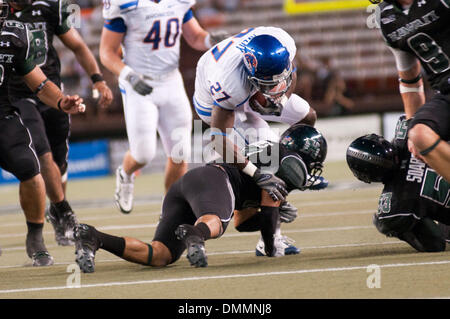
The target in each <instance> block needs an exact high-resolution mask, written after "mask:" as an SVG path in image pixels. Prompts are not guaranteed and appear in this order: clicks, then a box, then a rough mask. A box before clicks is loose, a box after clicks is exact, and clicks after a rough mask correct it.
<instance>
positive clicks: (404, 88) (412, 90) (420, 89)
mask: <svg viewBox="0 0 450 319" xmlns="http://www.w3.org/2000/svg"><path fill="white" fill-rule="evenodd" d="M399 87H400V93H401V94H403V93H422V92H424V89H423V85H421V86H419V87H407V86H404V85H401V84H400V86H399Z"/></svg>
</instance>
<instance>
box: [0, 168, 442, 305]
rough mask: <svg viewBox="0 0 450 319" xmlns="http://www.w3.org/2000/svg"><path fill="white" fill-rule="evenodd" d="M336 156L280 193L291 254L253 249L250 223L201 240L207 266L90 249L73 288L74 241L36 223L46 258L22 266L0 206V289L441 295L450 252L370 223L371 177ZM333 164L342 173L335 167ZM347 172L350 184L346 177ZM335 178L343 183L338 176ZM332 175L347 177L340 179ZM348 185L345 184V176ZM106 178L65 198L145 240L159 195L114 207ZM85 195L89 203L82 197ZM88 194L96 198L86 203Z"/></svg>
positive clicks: (78, 185)
mask: <svg viewBox="0 0 450 319" xmlns="http://www.w3.org/2000/svg"><path fill="white" fill-rule="evenodd" d="M344 167H345V165H344V164H343V163H340V164H332V165H330V166H328V167H327V170H326V171H325V175H326V177H327V178H328V179H329V180H330V182H331V183H330V185H334V186H335V187H334V188H330V190H325V191H320V192H311V191H307V192H303V193H302V192H296V193H294V194H292V195H291V196H290V197H289V200H290V202H291V203H292V204H294V205H296V206H297V207H298V208H299V215H300V216H299V218H297V219H296V220H295V221H294V222H293V223H290V224H283V226H282V230H283V234H285V235H287V236H289V237H290V238H292V239H294V240H295V241H296V245H297V246H298V247H299V248H301V249H302V252H301V253H300V254H299V255H295V256H285V257H281V258H267V257H256V256H255V254H254V249H255V245H256V242H257V240H258V237H259V235H258V233H238V232H236V231H235V230H234V227H233V226H232V224H230V226H229V228H228V230H227V232H226V233H225V235H224V236H223V237H222V238H220V239H216V240H210V241H208V242H207V245H206V249H207V253H208V261H209V266H208V267H207V268H202V269H196V268H193V267H191V266H189V263H188V261H187V259H186V258H185V256H182V257H181V259H180V260H179V261H177V262H176V263H175V264H173V265H171V266H169V267H166V268H159V269H158V268H151V267H145V266H141V265H135V264H132V263H128V262H125V261H122V260H120V259H119V258H117V257H115V256H113V255H111V254H109V253H107V252H104V251H99V252H98V253H97V257H96V272H95V273H93V274H81V277H80V278H81V282H80V283H81V288H68V286H67V281H68V280H69V282H70V279H71V278H72V277H70V276H71V273H70V272H68V267H69V268H70V267H72V266H71V265H73V264H74V258H75V256H74V248H73V247H60V246H57V245H56V243H55V241H54V237H53V230H52V227H51V226H50V225H49V224H46V225H45V228H44V236H45V242H46V244H47V246H48V249H49V251H50V253H51V254H52V255H53V257H54V259H55V265H53V266H51V267H47V268H33V267H30V266H29V262H30V261H29V259H28V258H27V256H26V254H25V249H24V241H25V237H24V235H25V232H26V226H25V224H24V218H23V215H22V214H21V213H20V212H17V211H15V210H12V211H10V212H8V211H3V213H2V216H1V220H2V223H1V224H0V246H1V247H2V249H3V254H2V256H0V298H164V299H167V298H181V299H189V298H208V299H209V298H220V299H230V298H252V299H253V298H258V299H259V298H295V299H297V298H442V297H450V285H449V284H448V283H449V282H450V271H449V269H450V255H449V253H448V252H443V253H435V254H428V253H417V252H415V251H414V250H413V249H412V248H410V247H409V246H408V245H407V244H405V243H403V242H400V241H399V240H396V239H394V238H387V237H385V236H383V235H381V234H379V233H378V232H377V231H376V229H375V228H374V227H373V225H372V214H373V212H375V211H376V208H377V202H378V195H379V193H380V191H381V187H380V186H379V185H373V186H371V187H366V186H365V185H364V184H358V183H357V182H356V181H355V180H354V178H353V177H352V176H351V173H349V172H345V171H344ZM341 173H342V174H341ZM351 182H355V183H354V184H345V183H351ZM342 183H344V184H342ZM162 184H163V179H162V175H145V176H140V177H139V178H138V179H137V180H136V195H137V197H139V198H140V199H145V198H146V196H147V197H153V198H158V196H162V194H163V186H162ZM337 185H354V186H350V188H349V189H341V188H339V187H337ZM347 187H348V186H347ZM113 192H114V178H113V177H109V178H102V179H93V180H85V181H71V182H70V183H69V191H68V198H69V199H71V200H72V201H73V203H74V204H73V207H74V209H75V211H76V213H77V216H78V218H79V220H80V221H81V222H85V223H89V224H92V225H94V226H96V227H98V228H99V229H100V230H102V231H105V232H109V233H112V234H114V235H119V236H132V237H136V238H138V239H141V240H143V241H147V242H149V241H151V239H152V237H153V234H154V231H155V227H156V224H157V222H158V218H159V213H160V209H161V202H160V201H159V200H154V201H149V202H139V203H137V205H136V206H135V209H134V210H133V212H132V213H131V214H129V215H123V214H121V213H119V212H118V211H117V209H116V208H115V207H114V204H113V200H112V198H113ZM16 193H17V188H15V187H11V186H8V187H3V188H0V202H1V203H2V205H13V204H17V202H14V197H15V198H16V201H17V194H16ZM90 202H92V203H93V204H92V207H90V205H86V203H88V204H89V203H90ZM94 203H95V205H94ZM372 264H376V265H379V266H380V267H381V268H380V269H381V277H380V279H381V281H380V282H381V288H368V287H367V279H368V277H369V275H371V273H369V272H367V266H369V265H372Z"/></svg>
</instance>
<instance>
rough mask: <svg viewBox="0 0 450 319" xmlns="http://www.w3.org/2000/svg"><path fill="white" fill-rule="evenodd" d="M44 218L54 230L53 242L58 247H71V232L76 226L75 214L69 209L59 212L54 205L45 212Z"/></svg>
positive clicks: (72, 242) (72, 241)
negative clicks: (54, 241)
mask: <svg viewBox="0 0 450 319" xmlns="http://www.w3.org/2000/svg"><path fill="white" fill-rule="evenodd" d="M45 218H46V219H47V221H48V222H50V223H51V224H52V226H53V229H54V230H55V240H56V242H57V243H58V245H60V246H71V245H73V244H74V240H73V231H74V228H75V226H76V225H77V224H78V221H77V218H76V216H75V213H74V212H73V211H72V209H70V207H69V208H68V209H67V210H66V211H63V212H61V211H59V210H58V208H56V206H55V205H54V204H50V207H49V208H48V209H47V210H46V211H45Z"/></svg>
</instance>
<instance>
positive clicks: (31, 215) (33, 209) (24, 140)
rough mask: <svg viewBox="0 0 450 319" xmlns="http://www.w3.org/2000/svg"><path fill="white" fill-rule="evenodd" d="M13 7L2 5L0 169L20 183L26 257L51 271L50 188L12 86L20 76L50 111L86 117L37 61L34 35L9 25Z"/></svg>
mask: <svg viewBox="0 0 450 319" xmlns="http://www.w3.org/2000/svg"><path fill="white" fill-rule="evenodd" d="M8 9H9V7H8V5H7V4H6V3H5V2H4V1H3V0H1V1H0V28H1V33H0V167H2V168H3V169H5V170H7V171H9V172H11V173H12V174H13V175H14V176H16V177H17V179H19V181H20V186H19V188H20V192H19V197H20V204H21V207H22V209H23V211H24V214H25V219H26V222H27V228H28V233H27V237H26V251H27V254H28V256H29V257H30V258H31V259H32V265H33V266H49V265H51V264H53V258H52V257H51V256H50V254H49V253H48V251H47V248H46V247H45V244H44V239H43V237H42V229H43V227H44V212H45V185H44V181H43V179H42V176H41V174H40V167H39V160H38V158H37V156H36V152H35V149H34V145H33V142H32V138H31V135H30V133H29V131H28V129H27V128H26V127H25V126H24V123H23V121H22V119H21V117H20V115H19V113H18V109H17V108H16V107H15V106H13V105H12V104H11V102H10V101H9V99H8V81H9V80H10V78H11V74H12V73H13V72H15V73H16V74H18V75H19V76H22V78H23V81H24V82H25V84H26V85H27V86H28V87H29V88H30V90H32V91H33V92H35V94H36V95H37V96H38V97H39V98H40V99H42V101H43V102H45V103H46V104H47V105H50V106H51V107H53V108H56V109H58V108H59V109H60V110H61V111H64V112H68V113H77V112H78V111H84V105H83V104H82V101H83V100H82V99H80V98H79V97H78V96H73V97H71V96H64V95H63V93H62V92H61V90H59V88H58V87H57V86H56V85H55V84H54V83H52V82H51V81H49V79H48V78H47V77H46V76H45V74H44V73H43V72H42V70H41V69H40V68H39V67H37V66H36V64H35V63H34V59H33V54H34V52H33V48H32V46H31V45H30V40H31V34H30V32H29V30H28V28H27V27H26V25H24V24H23V23H21V22H18V21H14V20H6V21H5V18H6V15H7V13H8Z"/></svg>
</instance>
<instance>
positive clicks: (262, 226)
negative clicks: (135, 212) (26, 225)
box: [75, 124, 327, 272]
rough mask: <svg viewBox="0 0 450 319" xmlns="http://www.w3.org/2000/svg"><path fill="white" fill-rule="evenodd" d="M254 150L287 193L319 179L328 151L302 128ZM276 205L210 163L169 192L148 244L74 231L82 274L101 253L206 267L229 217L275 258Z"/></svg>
mask: <svg viewBox="0 0 450 319" xmlns="http://www.w3.org/2000/svg"><path fill="white" fill-rule="evenodd" d="M256 147H258V148H259V149H258V152H257V153H256V156H255V159H256V160H255V161H254V162H255V163H260V164H261V165H259V164H258V166H260V167H261V169H262V170H265V171H267V167H266V168H263V166H270V165H271V164H276V165H277V167H274V168H273V170H274V171H276V173H275V175H276V176H277V177H278V178H280V179H281V180H282V181H283V182H284V183H286V186H287V190H288V191H292V190H294V189H301V190H303V189H305V188H306V187H305V185H306V183H307V180H308V178H309V176H313V177H319V176H320V174H321V172H322V169H321V168H322V163H323V161H324V160H325V157H326V152H327V144H326V140H325V139H324V137H323V136H322V135H321V134H320V133H319V132H318V131H317V130H316V129H315V128H313V127H312V126H308V125H305V124H296V125H294V126H292V127H291V128H289V129H288V130H287V131H286V132H285V133H284V134H283V135H282V136H281V138H280V143H279V144H278V143H271V142H265V143H263V144H261V146H257V145H256ZM247 154H248V153H247ZM262 154H263V155H262ZM250 156H252V155H250ZM263 158H264V159H263ZM261 159H263V160H261ZM264 163H265V165H262V164H264ZM263 174H264V173H263ZM308 174H309V175H308ZM265 175H266V178H267V179H269V178H270V176H273V175H269V174H265ZM247 202H251V203H254V202H258V203H260V211H259V212H258V211H257V210H255V209H253V207H251V206H252V205H251V206H250V208H249V209H246V208H247V207H248V205H247ZM280 205H281V202H280V201H276V202H275V201H274V200H273V199H272V196H271V195H269V193H268V192H267V191H265V190H263V189H262V188H261V187H260V186H258V185H257V184H256V182H255V181H254V179H253V178H251V177H250V176H248V175H247V174H245V173H243V172H242V171H241V170H240V169H238V168H237V167H236V166H235V165H231V164H224V163H210V164H208V165H206V166H203V167H198V168H195V169H192V170H190V171H189V172H187V173H186V174H185V175H184V176H183V177H181V178H180V179H179V180H178V181H177V182H175V183H174V184H173V185H172V186H171V187H170V189H169V191H168V192H167V194H166V196H165V197H164V202H163V207H162V215H161V219H160V221H159V223H158V227H157V228H156V232H155V235H154V238H153V241H152V243H151V244H146V243H144V242H141V241H139V240H137V239H134V238H130V237H116V236H112V235H109V234H105V233H102V232H99V231H98V230H96V229H95V228H94V227H92V226H89V225H86V224H80V225H79V226H77V228H76V230H75V239H76V256H77V257H76V262H77V263H78V265H79V266H80V269H81V270H82V271H83V272H94V270H95V263H94V258H95V252H96V251H97V250H98V249H99V248H101V249H104V250H106V251H109V252H110V253H113V254H115V255H116V256H118V257H120V258H123V259H125V260H128V261H130V262H134V263H138V264H143V265H148V266H156V267H161V266H166V265H168V264H171V263H174V262H175V261H177V260H178V259H179V258H180V256H181V254H182V253H183V251H184V250H185V249H187V258H188V260H189V262H190V263H191V265H193V266H196V267H206V266H207V264H208V263H207V256H206V252H205V243H204V242H205V241H206V240H208V239H211V238H218V237H220V236H221V235H222V234H223V233H224V232H225V230H226V228H227V226H228V223H229V222H230V220H231V219H232V217H233V214H234V225H235V227H236V229H237V230H238V231H241V232H248V231H250V232H251V231H258V230H259V231H261V234H262V237H263V239H264V244H265V253H266V255H267V256H270V257H276V256H278V255H277V252H276V249H277V248H276V247H275V238H274V234H275V231H276V227H277V223H278V220H279V219H280V218H282V216H281V215H283V214H284V213H285V212H283V211H282V208H280ZM287 214H289V212H287ZM282 250H283V251H284V247H283V248H282Z"/></svg>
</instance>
